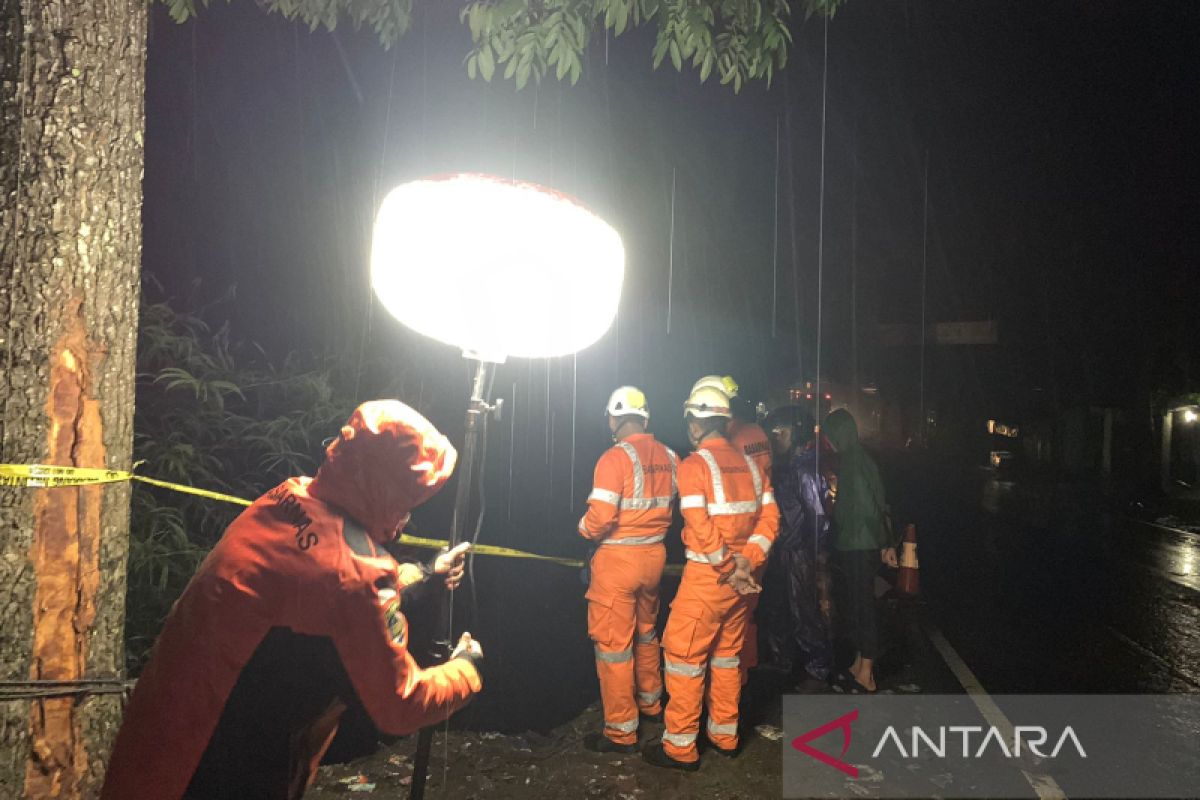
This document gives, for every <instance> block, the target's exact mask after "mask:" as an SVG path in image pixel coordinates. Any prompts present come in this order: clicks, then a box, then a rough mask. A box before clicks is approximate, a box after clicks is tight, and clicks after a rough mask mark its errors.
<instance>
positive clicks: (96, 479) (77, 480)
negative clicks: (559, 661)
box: [0, 464, 683, 575]
mask: <svg viewBox="0 0 1200 800" xmlns="http://www.w3.org/2000/svg"><path fill="white" fill-rule="evenodd" d="M125 481H140V482H141V483H148V484H150V485H151V486H158V487H161V488H163V489H170V490H171V491H173V492H182V493H183V494H190V495H195V496H196V497H205V498H208V499H209V500H218V501H220V502H222V503H233V504H235V505H239V506H248V505H250V504H251V501H249V500H246V499H244V498H241V497H234V496H233V495H228V494H222V493H220V492H211V491H209V490H207V489H197V488H196V487H194V486H185V485H183V484H179V483H169V482H167V481H160V480H158V479H156V478H148V477H146V476H145V475H138V474H136V473H133V472H125V471H123V470H115V469H97V468H95V467H55V466H50V465H48V464H0V487H18V488H29V489H57V488H61V487H67V486H95V485H98V484H102V483H123V482H125ZM400 543H401V544H405V545H409V546H411V547H427V548H431V549H434V550H440V549H441V548H443V547H445V546H446V545H448V544H449V542H447V541H446V540H444V539H424V538H422V537H420V536H409V535H408V534H407V533H401V534H400ZM472 549H473V550H474V551H475V552H476V553H478V554H479V555H482V556H499V557H501V558H523V559H528V560H532V561H546V562H549V563H551V564H558V565H560V566H563V567H574V568H576V569H579V568H581V567H582V566H583V565H584V562H583V561H582V560H580V559H578V558H559V557H558V556H543V555H539V554H537V553H527V552H525V551H524V550H514V549H513V548H511V547H497V546H496V545H490V544H477V545H475V546H474V547H473V548H472ZM663 571H664V573H666V574H668V575H679V574H680V573H682V572H683V567H682V566H680V565H678V564H668V565H667V566H666V568H665V569H664V570H663Z"/></svg>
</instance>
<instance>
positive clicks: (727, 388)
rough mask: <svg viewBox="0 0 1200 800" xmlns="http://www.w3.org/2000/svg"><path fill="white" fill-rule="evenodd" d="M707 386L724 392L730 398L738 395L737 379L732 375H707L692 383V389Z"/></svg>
mask: <svg viewBox="0 0 1200 800" xmlns="http://www.w3.org/2000/svg"><path fill="white" fill-rule="evenodd" d="M705 386H707V387H708V388H710V389H716V390H717V391H719V392H721V393H722V394H724V395H725V396H726V397H728V398H729V399H730V400H732V399H733V398H735V397H737V396H738V385H737V381H735V380H734V379H733V376H732V375H705V376H704V377H703V378H701V379H700V380H698V381H696V382H695V383H693V384H692V391H693V392H695V391H696V390H697V389H700V388H703V387H705Z"/></svg>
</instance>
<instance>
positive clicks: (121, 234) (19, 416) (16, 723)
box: [0, 0, 146, 798]
mask: <svg viewBox="0 0 1200 800" xmlns="http://www.w3.org/2000/svg"><path fill="white" fill-rule="evenodd" d="M145 53H146V2H145V0H42V1H41V2H38V0H0V193H2V196H3V201H2V204H0V372H2V373H3V380H2V381H0V409H2V414H0V462H4V463H17V464H30V463H46V464H59V465H72V466H85V467H108V468H110V469H129V468H130V459H131V452H132V444H133V440H132V437H133V402H134V360H135V351H136V332H137V307H138V275H139V267H140V259H141V199H142V188H141V183H142V164H143V150H142V135H143V130H144V118H145V117H144V108H143V94H144V86H145V78H144V75H145ZM129 493H130V487H129V485H128V484H109V485H106V486H86V487H76V488H57V489H21V488H8V487H0V680H3V681H21V680H61V681H78V680H80V679H84V678H87V679H95V678H113V677H120V676H121V675H122V673H123V666H124V648H123V626H124V602H125V562H126V557H127V552H128V541H129ZM120 713H121V698H120V695H116V694H100V695H89V694H78V695H75V696H71V697H65V698H63V697H56V698H46V699H39V700H34V701H29V700H7V701H2V702H0V797H22V796H24V797H37V798H43V797H47V798H49V797H65V798H74V797H90V796H94V795H95V794H97V793H98V791H99V787H100V783H101V781H102V779H103V772H104V764H105V762H106V761H107V757H108V750H109V746H110V744H111V741H112V737H113V735H114V734H115V733H116V729H117V727H118V725H119V723H120Z"/></svg>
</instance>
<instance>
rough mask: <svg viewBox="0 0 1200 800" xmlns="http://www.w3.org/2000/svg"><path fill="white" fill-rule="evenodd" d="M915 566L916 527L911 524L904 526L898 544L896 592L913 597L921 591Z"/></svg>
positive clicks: (916, 566)
mask: <svg viewBox="0 0 1200 800" xmlns="http://www.w3.org/2000/svg"><path fill="white" fill-rule="evenodd" d="M919 568H920V567H919V566H918V564H917V526H916V525H914V524H912V523H911V522H910V523H909V524H907V525H905V526H904V539H903V540H902V541H901V542H900V573H899V574H898V575H897V576H896V591H897V592H898V593H900V594H902V595H907V596H909V597H915V596H916V595H917V594H918V593H919V592H920V591H921V582H920V579H919V576H920V573H919V572H918V569H919Z"/></svg>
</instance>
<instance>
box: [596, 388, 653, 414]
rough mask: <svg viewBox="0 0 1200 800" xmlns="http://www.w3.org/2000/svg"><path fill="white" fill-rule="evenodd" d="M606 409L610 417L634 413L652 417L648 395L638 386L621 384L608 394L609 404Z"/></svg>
mask: <svg viewBox="0 0 1200 800" xmlns="http://www.w3.org/2000/svg"><path fill="white" fill-rule="evenodd" d="M604 411H605V413H606V414H608V415H609V416H610V417H624V416H627V415H630V414H632V415H634V416H637V417H641V418H642V419H650V408H649V406H647V405H646V395H645V394H644V393H643V392H642V390H641V389H639V388H637V387H636V386H619V387H617V388H616V389H615V390H613V393H612V394H611V395H609V396H608V405H607V406H605V407H604Z"/></svg>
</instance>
